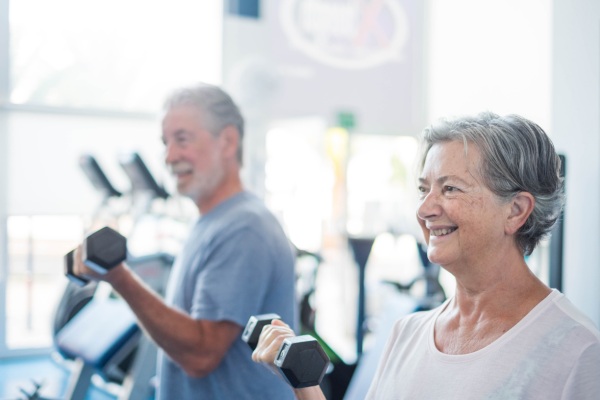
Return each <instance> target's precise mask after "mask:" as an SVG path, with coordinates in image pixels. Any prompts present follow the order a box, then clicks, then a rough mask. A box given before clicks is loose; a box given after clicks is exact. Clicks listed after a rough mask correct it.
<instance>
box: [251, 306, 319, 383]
mask: <svg viewBox="0 0 600 400" xmlns="http://www.w3.org/2000/svg"><path fill="white" fill-rule="evenodd" d="M274 319H280V318H279V316H278V315H277V314H262V315H258V316H252V317H250V320H249V321H248V323H247V324H246V328H245V329H244V333H243V334H242V339H243V340H244V341H245V342H246V343H248V345H249V346H250V348H252V350H254V349H256V346H257V344H258V338H259V337H260V333H261V332H262V329H263V327H264V326H265V325H268V324H270V323H271V321H272V320H274ZM275 365H276V366H277V367H279V370H280V371H281V373H282V374H283V376H284V377H285V378H286V380H287V381H288V382H289V384H290V385H291V386H292V387H294V388H296V389H299V388H304V387H308V386H316V385H319V384H320V383H321V381H322V380H323V377H324V376H325V373H326V372H327V367H328V366H329V357H327V354H326V353H325V351H324V350H323V348H322V347H321V345H320V344H319V342H318V341H317V339H315V338H314V337H312V336H310V335H301V336H295V337H292V338H287V339H284V341H283V343H282V344H281V347H280V348H279V351H278V352H277V357H276V358H275Z"/></svg>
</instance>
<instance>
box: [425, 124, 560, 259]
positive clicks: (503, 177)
mask: <svg viewBox="0 0 600 400" xmlns="http://www.w3.org/2000/svg"><path fill="white" fill-rule="evenodd" d="M448 141H462V142H463V143H464V146H465V152H466V151H467V148H468V147H467V146H468V144H469V143H473V144H474V145H475V146H477V148H478V149H479V151H480V152H481V165H480V167H479V168H480V169H479V173H480V175H481V176H482V178H483V180H484V184H485V185H486V186H487V187H488V188H489V189H490V190H491V191H492V192H493V193H494V194H495V195H496V196H497V197H498V198H499V199H500V200H501V201H508V200H510V199H511V198H513V197H514V196H515V195H516V194H517V193H519V192H529V193H531V195H533V197H534V198H535V206H534V209H533V212H532V213H531V215H530V216H529V218H528V219H527V221H526V222H525V224H523V226H522V227H521V228H520V229H519V230H518V232H517V235H516V241H517V245H518V246H519V248H520V249H521V251H522V252H523V254H524V255H530V254H531V252H532V251H533V250H534V249H535V247H536V246H537V245H538V243H539V241H540V240H541V239H542V238H544V237H545V236H546V235H547V234H548V233H549V232H550V230H551V229H552V226H553V225H554V223H555V222H556V221H557V219H558V218H559V217H560V213H561V210H562V208H563V205H564V192H563V184H564V183H563V179H562V178H561V177H560V163H561V161H560V158H559V156H558V154H557V153H556V151H555V149H554V145H553V144H552V141H551V140H550V138H549V137H548V136H547V135H546V133H545V132H544V131H543V130H542V128H540V127H539V126H538V125H537V124H535V123H533V122H531V121H529V120H527V119H525V118H523V117H520V116H518V115H507V116H499V115H496V114H494V113H491V112H483V113H480V114H478V115H475V116H471V117H462V118H456V119H442V120H440V121H439V122H438V123H435V124H433V125H431V126H429V127H428V128H426V129H425V130H424V131H423V133H422V142H421V145H422V146H423V152H422V155H421V159H420V162H419V168H420V170H421V171H422V170H423V167H424V165H425V157H426V156H427V153H428V152H429V149H431V147H432V146H433V145H434V144H435V143H440V142H448Z"/></svg>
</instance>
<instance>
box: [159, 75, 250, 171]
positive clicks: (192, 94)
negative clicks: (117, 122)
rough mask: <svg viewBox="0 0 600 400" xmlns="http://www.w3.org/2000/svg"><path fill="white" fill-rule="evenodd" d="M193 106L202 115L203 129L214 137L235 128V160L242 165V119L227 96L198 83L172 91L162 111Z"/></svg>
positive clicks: (211, 86) (217, 88)
mask: <svg viewBox="0 0 600 400" xmlns="http://www.w3.org/2000/svg"><path fill="white" fill-rule="evenodd" d="M183 105H185V106H193V107H196V108H197V109H198V111H200V112H201V113H202V116H203V119H204V123H205V126H204V127H205V128H206V129H207V130H208V131H209V132H210V133H212V134H213V135H214V136H217V135H219V133H220V132H221V131H222V130H223V128H225V127H226V126H228V125H233V126H235V127H236V128H237V130H238V132H239V135H240V140H239V145H238V149H237V159H238V161H239V162H240V164H241V163H242V154H243V148H242V144H243V138H244V118H243V117H242V114H241V113H240V110H239V108H238V106H237V105H236V104H235V102H234V101H233V99H232V98H231V96H230V95H229V94H227V93H226V92H225V91H224V90H223V89H221V88H220V87H218V86H215V85H210V84H208V83H198V84H196V85H193V86H188V87H183V88H179V89H176V90H174V91H173V92H172V93H171V95H170V96H169V97H168V98H167V99H166V101H165V103H164V106H163V110H164V111H165V112H168V111H169V110H171V109H173V108H175V107H179V106H183Z"/></svg>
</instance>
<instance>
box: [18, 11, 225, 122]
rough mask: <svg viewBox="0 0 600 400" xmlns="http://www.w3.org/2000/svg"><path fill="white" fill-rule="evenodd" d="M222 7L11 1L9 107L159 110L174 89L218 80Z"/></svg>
mask: <svg viewBox="0 0 600 400" xmlns="http://www.w3.org/2000/svg"><path fill="white" fill-rule="evenodd" d="M220 3H221V2H219V1H210V2H202V1H189V0H170V1H143V0H125V1H120V0H105V1H77V0H55V1H51V2H48V1H43V0H19V1H12V2H10V72H11V73H10V78H11V82H10V83H11V84H10V101H11V102H12V103H15V104H28V105H36V106H39V105H43V106H56V107H74V108H85V109H109V110H116V111H134V112H149V111H154V110H155V108H156V106H157V102H158V101H159V100H160V99H161V98H162V97H163V95H164V94H165V92H166V91H167V90H170V89H171V88H173V87H174V86H177V85H180V84H184V83H189V82H191V81H195V80H198V79H200V78H202V79H203V80H207V81H211V82H216V81H219V80H220V63H219V62H218V61H217V60H218V59H219V54H220V50H221V46H220V45H221V41H220V29H221V28H220V25H221V22H220V21H221V19H220V16H221V6H220Z"/></svg>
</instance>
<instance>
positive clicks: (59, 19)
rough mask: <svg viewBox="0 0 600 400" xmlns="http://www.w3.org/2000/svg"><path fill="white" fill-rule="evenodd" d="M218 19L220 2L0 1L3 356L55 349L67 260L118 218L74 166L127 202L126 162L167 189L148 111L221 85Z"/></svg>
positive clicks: (151, 113) (155, 127)
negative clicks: (168, 99)
mask: <svg viewBox="0 0 600 400" xmlns="http://www.w3.org/2000/svg"><path fill="white" fill-rule="evenodd" d="M5 11H8V12H5ZM222 19H223V5H222V2H221V1H210V2H198V1H190V0H173V1H168V2H167V1H152V2H145V1H141V0H122V1H116V0H108V1H102V2H99V1H86V2H79V1H75V0H56V1H52V2H47V1H42V0H18V1H10V0H0V228H1V229H0V261H1V262H0V293H1V296H0V319H1V320H2V321H4V322H5V323H4V324H2V329H1V331H0V356H1V355H3V354H6V353H12V354H24V353H28V352H32V351H44V349H47V348H48V347H49V346H50V345H51V344H52V320H53V316H54V312H55V309H56V306H57V304H58V301H59V299H60V297H61V295H62V293H63V290H64V287H65V285H66V278H64V276H63V255H64V253H66V251H68V250H70V249H71V248H72V247H73V246H74V245H75V244H76V243H77V242H79V241H80V240H81V238H82V236H83V234H84V232H86V231H88V230H89V229H90V228H91V227H92V224H99V223H102V222H110V221H109V219H110V218H111V217H115V216H116V215H117V214H119V213H122V212H123V203H120V204H121V205H120V206H119V207H121V208H120V209H115V208H114V204H107V203H103V198H102V196H101V195H100V194H99V192H98V191H96V190H95V189H94V187H93V185H92V184H91V182H90V181H89V180H88V179H87V178H86V176H85V174H84V173H83V171H82V169H81V168H80V167H79V165H78V159H79V157H80V156H81V155H82V154H84V153H85V154H93V155H94V156H95V157H96V159H97V160H98V161H99V162H100V164H101V166H102V167H103V169H104V170H105V171H104V172H105V173H106V174H107V176H108V178H109V179H110V180H111V182H112V183H113V184H114V185H115V186H116V188H117V189H118V190H120V191H122V192H123V193H125V194H126V195H127V194H128V193H129V192H130V190H131V183H130V181H129V180H128V178H127V176H126V175H125V173H124V170H123V169H122V168H121V167H120V165H119V158H120V157H121V156H122V155H123V154H127V153H131V152H134V151H135V152H137V153H139V154H140V155H141V156H142V157H143V159H144V161H145V162H146V163H147V164H148V167H149V168H150V170H151V172H152V173H153V174H154V175H155V177H156V178H157V179H158V180H159V181H162V182H163V183H164V179H166V174H165V171H164V168H163V165H162V144H161V142H160V126H159V122H158V119H157V118H156V116H157V111H158V110H159V108H160V106H161V102H162V100H163V98H164V96H165V94H166V93H167V92H168V91H169V90H171V89H173V88H174V87H177V86H180V85H183V84H189V83H191V82H196V81H206V82H211V83H217V84H218V83H220V82H221V58H222V57H221V43H222ZM111 207H113V208H112V209H111ZM125 207H126V206H125ZM100 209H102V211H103V213H96V214H95V212H97V211H99V210H100ZM111 212H113V214H112V215H111ZM103 218H104V219H103ZM102 219H103V220H102ZM126 222H127V221H126ZM135 223H136V221H131V220H130V221H129V223H128V224H125V225H124V230H125V232H132V231H133V230H134V227H133V226H132V224H135ZM144 223H146V224H147V223H148V222H144ZM161 223H162V222H161ZM144 230H145V231H146V233H149V232H151V230H149V229H144ZM155 239H156V237H152V238H150V239H149V240H144V241H143V242H144V243H145V244H147V245H148V244H150V243H152V244H154V243H156V242H157V241H158V240H155ZM138 243H140V242H136V243H132V247H134V246H135V247H137V246H136V244H138ZM135 247H134V250H135ZM140 250H141V251H143V250H142V249H140ZM144 250H145V249H144ZM155 250H161V249H158V248H157V249H155Z"/></svg>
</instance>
